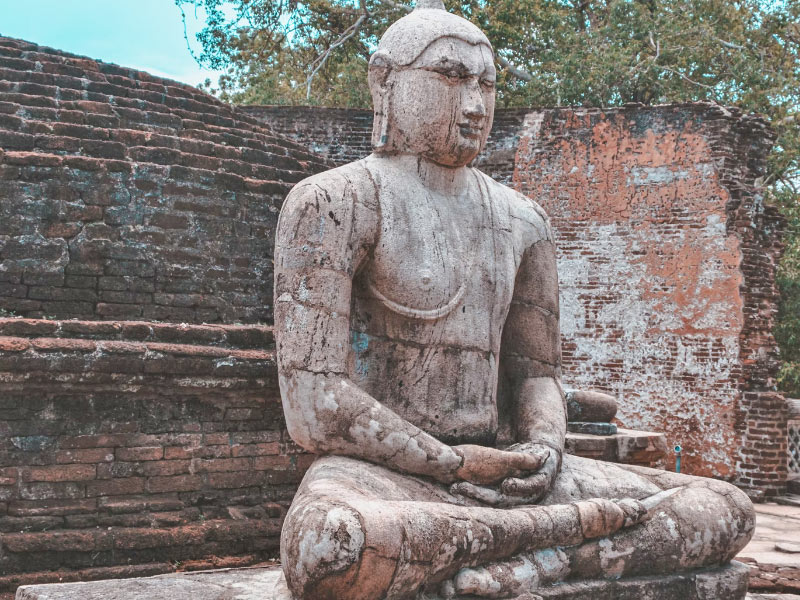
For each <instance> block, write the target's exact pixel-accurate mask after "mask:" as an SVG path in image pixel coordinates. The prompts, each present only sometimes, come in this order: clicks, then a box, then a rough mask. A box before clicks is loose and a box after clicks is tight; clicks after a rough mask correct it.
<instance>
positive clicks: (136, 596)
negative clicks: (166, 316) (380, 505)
mask: <svg viewBox="0 0 800 600" xmlns="http://www.w3.org/2000/svg"><path fill="white" fill-rule="evenodd" d="M747 576H748V568H747V567H745V566H744V565H742V564H740V563H737V562H733V563H731V564H730V565H729V566H727V567H723V568H720V569H712V570H707V571H696V572H692V573H688V574H684V575H673V576H669V577H641V578H635V579H623V580H619V581H591V582H572V583H567V584H562V585H558V586H555V587H552V588H546V589H541V590H537V591H536V594H538V595H539V596H540V597H541V598H542V600H744V598H745V595H746V593H747ZM109 599H113V600H162V599H163V600H292V599H291V596H290V595H289V592H288V590H287V589H286V587H285V584H284V583H283V577H282V574H281V571H280V569H279V568H277V567H272V568H250V569H222V570H218V571H198V572H195V573H176V574H170V575H158V576H156V577H141V578H138V579H109V580H105V581H94V582H88V583H62V584H47V585H26V586H22V587H21V588H19V589H18V590H17V597H16V600H109ZM535 599H536V596H535V595H526V596H524V597H522V598H519V599H518V600H535ZM431 600H434V599H431ZM462 600H467V599H466V598H464V599H462Z"/></svg>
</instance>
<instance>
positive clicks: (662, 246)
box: [514, 105, 785, 493]
mask: <svg viewBox="0 0 800 600" xmlns="http://www.w3.org/2000/svg"><path fill="white" fill-rule="evenodd" d="M771 142H772V137H771V133H770V132H769V131H767V130H766V129H765V125H764V123H763V122H762V121H761V120H759V119H756V118H749V117H744V116H742V115H741V114H739V113H738V112H737V111H734V110H727V109H722V108H717V107H712V106H708V105H685V106H670V107H657V108H644V107H628V108H625V109H621V110H614V111H607V112H604V111H600V110H580V109H575V110H550V111H541V112H532V113H530V114H529V115H528V116H527V117H526V119H525V123H524V125H523V131H522V133H521V135H520V142H519V145H518V151H517V155H516V161H515V163H516V164H515V172H514V185H515V187H517V188H518V189H519V190H520V191H522V192H523V193H525V194H526V195H528V196H530V197H532V198H535V199H537V200H538V201H539V202H540V203H541V204H542V205H543V206H544V208H545V210H546V211H547V212H548V214H549V215H550V217H551V219H552V221H553V226H554V229H555V231H556V235H557V238H558V241H557V244H558V248H559V276H560V281H561V311H562V312H561V327H562V333H563V336H564V351H563V359H564V366H565V379H566V380H567V382H568V383H569V384H571V385H575V386H577V387H594V388H600V389H604V390H606V391H609V392H611V393H613V394H615V395H616V396H618V397H619V398H620V400H621V402H620V408H621V410H620V413H619V415H618V418H619V420H620V421H621V422H622V423H624V424H625V425H627V426H637V427H643V428H646V429H652V430H656V431H663V432H665V433H667V435H668V437H669V439H671V440H672V441H673V443H674V444H680V445H681V446H682V447H683V448H684V453H683V457H684V458H683V463H684V468H685V469H686V470H687V471H688V472H691V473H696V474H701V475H709V476H715V477H722V478H725V479H730V480H734V481H737V482H739V483H741V484H743V485H746V486H748V487H754V488H758V489H759V490H761V491H764V492H767V493H769V492H770V491H774V490H775V489H778V488H779V487H780V486H781V482H782V479H785V467H782V465H781V464H780V460H779V458H778V456H777V455H778V454H779V453H780V448H779V447H778V446H779V444H780V443H779V442H778V441H777V438H779V437H781V436H780V431H781V428H782V427H783V426H784V425H783V423H784V421H783V419H785V416H782V415H781V412H782V411H781V410H780V409H779V407H777V406H776V410H774V411H772V413H773V414H767V415H759V416H758V418H757V419H756V418H754V417H755V415H751V414H749V412H750V411H751V410H756V409H757V407H756V406H754V405H753V403H752V402H750V400H749V399H748V398H746V397H745V396H746V394H748V393H750V392H753V391H756V390H757V391H758V393H774V380H771V377H774V372H772V373H771V375H770V376H768V377H767V378H766V379H765V380H763V381H756V380H755V379H756V377H755V373H754V370H753V369H752V368H751V365H750V364H749V357H748V351H747V348H746V345H747V344H748V342H749V340H748V338H749V336H751V335H752V334H753V324H752V323H751V322H750V321H749V315H748V314H747V310H748V307H749V305H750V304H751V300H750V298H749V293H750V290H753V291H761V292H762V293H763V292H764V291H768V290H769V291H770V292H771V295H770V294H767V295H766V296H763V297H762V298H761V299H760V301H759V302H761V300H766V302H763V304H764V306H763V307H761V308H762V310H763V309H766V313H770V312H771V311H773V310H774V307H775V306H776V300H777V298H776V296H775V290H774V268H775V266H776V265H777V261H778V259H779V255H780V253H779V250H780V248H779V245H777V244H776V243H775V236H776V235H778V234H779V228H780V219H779V217H778V215H777V213H776V212H775V211H774V210H773V209H769V208H766V207H764V205H763V202H762V197H761V196H760V192H759V191H758V190H757V189H755V188H754V187H753V184H754V182H755V179H756V177H758V176H760V175H761V174H763V171H764V165H765V159H766V155H767V154H768V152H769V149H770V145H771ZM733 169H738V172H735V173H734V172H733V171H732V170H733ZM732 176H733V177H735V179H736V180H737V181H738V182H739V183H740V184H742V185H740V188H739V189H738V192H737V191H735V190H731V189H730V187H729V179H730V178H731V177H732ZM743 216H744V217H747V218H746V220H744V221H742V220H741V217H743ZM755 232H758V233H760V234H761V235H760V236H759V239H758V240H752V239H751V234H752V233H755ZM754 241H755V242H756V243H752V242H754ZM754 254H757V255H758V259H757V260H758V262H759V269H758V270H752V269H751V268H750V264H751V261H753V260H756V259H755V256H754ZM762 325H763V326H766V329H765V330H762V331H760V343H761V344H762V346H761V350H760V352H761V353H762V354H763V355H764V359H766V360H768V361H769V360H770V359H772V362H773V363H774V357H775V348H774V340H772V339H771V336H770V334H769V332H770V330H771V322H764V323H763V324H762ZM768 369H769V367H768ZM764 401H765V402H769V401H768V400H767V399H766V398H765V399H764ZM756 404H757V403H756ZM756 421H757V422H758V423H757V424H758V429H760V430H761V432H766V431H769V435H770V436H774V437H775V438H776V439H775V440H772V439H770V440H763V439H762V438H760V437H753V435H754V434H753V431H752V429H753V428H754V427H751V425H755V424H756ZM756 435H760V434H756ZM782 438H783V439H785V435H784V436H782ZM763 441H767V445H769V446H770V447H769V448H763V447H758V446H759V444H761V443H762V442H763ZM756 448H758V450H760V451H762V452H759V454H758V455H757V457H756V459H757V462H758V463H760V466H759V467H758V468H757V469H754V470H753V471H757V473H756V472H751V469H750V468H748V467H747V466H745V465H747V464H751V463H753V462H754V461H751V460H749V459H748V457H747V456H746V454H747V453H752V452H753V451H754V450H755V449H756ZM773 453H775V454H774V455H773ZM783 455H784V456H785V452H784V454H783Z"/></svg>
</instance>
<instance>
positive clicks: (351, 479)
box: [281, 456, 754, 600]
mask: <svg viewBox="0 0 800 600" xmlns="http://www.w3.org/2000/svg"><path fill="white" fill-rule="evenodd" d="M673 488H680V489H679V490H678V491H677V492H676V493H674V494H673V495H671V496H669V497H668V498H666V499H665V500H664V501H663V502H662V503H661V504H660V505H659V506H658V507H657V508H656V509H655V510H653V511H651V514H650V515H648V520H647V521H646V522H644V523H642V524H641V525H636V526H634V527H631V528H628V529H625V528H624V525H623V521H624V517H625V515H624V514H623V511H621V510H620V509H619V507H618V505H617V504H615V503H614V502H609V501H608V500H605V501H598V500H593V499H597V498H605V499H611V498H634V499H643V498H646V497H649V496H652V495H653V494H657V493H659V492H661V491H663V490H667V489H673ZM753 525H754V518H753V511H752V506H751V504H750V501H749V499H748V498H747V496H745V495H744V494H743V493H742V492H740V491H739V490H737V489H736V488H734V487H733V486H730V485H728V484H725V483H722V482H718V481H713V480H708V479H701V478H695V477H690V476H686V475H677V474H672V473H666V472H663V471H655V470H651V469H643V468H635V467H628V466H622V465H614V464H610V463H602V462H598V461H593V460H588V459H581V458H577V457H572V456H565V458H564V464H563V466H562V471H561V473H560V474H559V477H558V478H557V480H556V484H555V486H554V488H553V490H552V491H551V493H550V494H548V496H547V497H546V498H545V499H544V501H543V502H542V505H539V506H529V507H517V508H510V509H497V508H490V507H486V506H483V505H480V504H478V503H477V502H475V501H471V500H467V499H464V498H462V497H460V496H454V495H452V494H450V493H449V491H448V489H447V488H446V487H445V486H441V485H439V484H436V483H435V482H432V481H430V480H427V479H422V478H417V477H411V476H407V475H402V474H399V473H396V472H393V471H390V470H388V469H385V468H382V467H379V466H376V465H373V464H370V463H366V462H362V461H358V460H355V459H350V458H344V457H324V458H321V459H319V460H318V461H317V462H315V463H314V465H313V466H312V467H311V469H309V472H308V473H307V474H306V477H305V479H304V480H303V483H302V485H301V487H300V490H299V491H298V493H297V496H296V497H295V500H294V503H293V504H292V507H291V509H290V511H289V514H288V515H287V517H286V521H285V523H284V527H283V532H282V536H281V558H282V561H283V568H284V573H285V575H286V579H287V583H288V585H289V588H290V589H291V590H292V592H293V593H294V595H295V597H297V598H299V599H303V600H306V599H311V598H314V599H315V600H316V599H319V600H327V599H333V598H336V599H338V600H350V599H352V600H355V599H358V600H372V599H375V600H377V599H378V598H398V599H400V598H409V597H413V596H414V594H415V593H416V592H418V591H420V590H423V589H427V590H429V591H432V592H435V591H437V590H438V589H439V588H440V587H442V584H443V583H444V588H445V589H450V590H452V591H455V592H458V593H469V594H472V595H477V596H484V597H507V596H513V595H515V594H519V593H522V592H523V591H530V590H534V589H536V588H537V587H539V586H541V585H545V584H548V583H553V582H556V581H561V580H564V579H569V578H575V577H580V578H600V577H609V576H611V577H614V576H617V577H618V576H625V575H641V574H661V573H669V572H675V571H680V570H687V569H691V568H698V567H705V566H710V565H716V564H721V563H724V562H727V561H729V560H730V559H731V558H732V557H733V556H735V555H736V553H738V551H739V550H740V549H741V548H742V547H743V546H744V545H745V544H746V543H747V541H748V540H749V538H750V535H751V533H752V528H753ZM589 538H595V539H589Z"/></svg>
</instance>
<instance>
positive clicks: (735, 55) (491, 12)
mask: <svg viewBox="0 0 800 600" xmlns="http://www.w3.org/2000/svg"><path fill="white" fill-rule="evenodd" d="M175 2H176V3H177V4H178V6H180V7H181V9H182V10H185V9H187V8H194V9H195V10H202V11H204V13H205V15H206V27H205V28H204V29H203V30H202V31H201V33H200V34H198V39H199V41H200V43H201V46H202V53H201V55H200V56H199V57H198V58H199V60H200V61H201V62H203V63H205V64H208V65H210V66H212V67H214V68H217V69H219V68H226V69H228V73H227V74H226V75H225V76H223V77H221V78H220V81H219V84H218V85H219V88H218V89H217V90H214V91H216V92H217V93H218V94H219V95H220V96H221V97H222V98H223V99H225V100H228V101H231V102H238V103H248V104H250V103H265V104H322V105H327V106H350V107H367V106H369V105H370V96H369V92H368V90H367V87H366V68H367V61H368V59H369V55H370V53H371V51H372V50H374V49H375V47H376V46H377V43H378V39H379V38H380V36H381V34H382V33H383V32H384V31H385V30H386V28H387V27H388V26H389V25H390V24H391V23H392V22H393V21H395V20H396V19H398V18H399V17H401V16H402V15H403V14H405V13H406V12H407V11H409V10H410V6H409V3H406V2H401V1H395V0H305V1H300V0H175ZM446 3H447V5H448V8H449V9H450V10H452V11H453V12H455V13H457V14H460V15H462V16H464V17H465V18H467V19H470V20H471V21H473V22H475V23H476V24H477V25H478V26H480V27H481V29H483V30H484V31H485V32H486V34H487V36H488V37H489V39H490V41H491V42H492V44H493V46H494V48H495V52H496V58H497V63H498V67H499V79H498V100H499V104H500V105H501V106H503V105H504V106H574V105H582V106H619V105H621V104H624V103H627V102H639V103H642V104H658V103H668V102H686V101H700V100H706V101H712V102H717V103H720V104H728V105H731V104H732V105H736V106H739V107H741V108H742V109H744V110H746V111H752V112H757V113H761V114H762V115H764V116H765V117H766V118H767V120H768V121H769V122H770V123H771V125H772V126H773V127H774V128H775V130H776V131H777V133H778V140H777V143H776V145H775V149H774V151H773V153H772V155H771V156H770V167H769V173H768V175H767V177H766V180H765V182H764V183H765V184H766V185H767V186H768V187H769V190H770V195H771V197H772V198H773V199H774V201H775V202H776V203H777V204H778V205H779V206H781V207H782V210H783V211H784V213H785V214H786V215H787V217H788V218H789V219H790V221H791V225H790V229H789V233H788V235H787V242H788V243H787V248H788V250H787V253H786V257H787V258H786V259H785V260H784V263H783V265H782V268H781V272H780V285H781V290H782V295H783V305H782V309H781V315H780V325H779V327H778V329H777V332H776V333H777V335H778V338H779V339H780V341H781V344H782V348H783V352H784V355H785V357H786V358H787V362H786V365H785V367H784V371H783V374H782V376H781V381H782V385H784V386H785V388H786V389H787V391H789V390H791V391H792V393H794V394H796V395H798V396H800V269H798V266H797V263H798V252H800V250H798V244H800V210H799V209H798V206H797V203H798V192H800V190H799V189H798V188H800V1H798V0H447V2H446ZM209 87H210V86H209ZM792 386H794V387H792Z"/></svg>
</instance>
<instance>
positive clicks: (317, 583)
mask: <svg viewBox="0 0 800 600" xmlns="http://www.w3.org/2000/svg"><path fill="white" fill-rule="evenodd" d="M495 75H496V73H495V68H494V58H493V56H492V51H491V47H490V46H489V43H488V40H487V39H486V38H485V36H484V35H483V34H482V33H481V32H480V31H479V30H478V29H477V28H476V27H475V26H474V25H473V24H471V23H469V22H467V21H465V20H464V19H461V18H458V17H455V16H453V15H451V14H449V13H447V12H446V11H445V10H444V5H443V4H442V2H441V1H440V0H438V1H437V0H426V1H425V2H422V3H420V5H419V6H418V7H417V8H416V9H415V10H414V11H413V12H412V13H411V14H410V15H409V16H407V17H404V18H403V19H400V20H399V21H398V22H397V23H395V24H394V25H392V26H391V27H390V28H389V29H388V30H387V32H386V34H385V35H384V37H383V38H382V39H381V41H380V43H379V45H378V49H377V50H376V52H375V53H374V54H373V55H372V57H371V59H370V68H369V83H370V90H371V91H372V95H373V103H374V107H375V114H376V119H375V122H374V125H373V136H372V142H373V148H374V153H373V154H371V155H370V156H369V157H367V158H365V159H363V160H360V161H357V162H354V163H350V164H347V165H344V166H342V167H340V168H338V169H335V170H333V171H329V172H326V173H322V174H319V175H317V176H314V177H311V178H309V179H307V180H304V181H303V182H301V183H299V184H298V185H297V186H295V188H294V189H293V190H292V191H291V192H290V194H289V196H288V197H287V199H286V201H285V203H284V206H283V208H282V210H281V215H280V219H279V223H278V232H277V237H276V246H275V294H276V297H275V337H276V342H277V346H278V369H279V381H280V386H281V395H282V399H283V408H284V412H285V414H286V422H287V427H288V431H289V433H290V435H291V436H292V438H293V439H294V440H295V442H297V443H298V444H299V445H300V446H302V447H303V448H305V449H306V450H308V451H311V452H314V453H316V454H319V455H321V456H320V457H319V458H318V459H317V460H316V461H315V462H314V464H313V465H311V467H310V468H309V470H308V472H307V473H306V475H305V477H304V479H303V482H302V484H301V486H300V488H299V490H298V493H297V495H296V496H295V498H294V500H293V502H292V506H291V508H290V510H289V512H288V514H287V516H286V520H285V521H284V525H283V530H282V533H281V561H282V565H283V571H284V574H285V576H286V583H287V586H288V588H289V589H290V590H291V591H292V593H293V594H294V595H295V596H296V597H297V598H298V599H301V600H311V599H314V600H317V599H319V600H326V599H334V598H335V599H336V600H349V599H353V600H355V599H358V600H373V599H374V600H377V599H379V598H398V599H399V598H410V597H414V596H415V595H417V594H422V595H428V596H431V595H436V594H439V595H442V596H444V597H448V598H453V597H459V596H470V597H482V598H497V597H514V596H519V597H520V598H522V597H530V596H531V595H535V594H536V593H538V592H539V591H540V590H547V589H548V587H549V586H551V585H553V584H560V583H565V585H566V586H568V587H567V588H564V589H568V590H569V592H568V593H569V594H570V596H571V597H573V598H575V597H580V596H581V595H582V596H583V597H595V598H596V597H602V595H603V594H605V596H606V597H608V598H611V597H618V598H619V597H624V596H625V595H626V594H627V595H629V596H630V597H634V594H635V595H636V597H645V598H646V597H648V596H650V597H655V596H656V595H661V596H662V597H663V596H664V595H665V594H667V593H668V592H666V591H665V590H668V589H669V588H670V587H671V586H674V585H675V582H674V581H673V580H671V579H670V578H669V577H663V576H670V575H673V574H676V573H685V574H686V577H684V581H683V583H681V584H680V586H682V589H681V596H682V597H696V598H709V599H711V598H718V599H721V598H730V599H731V600H734V599H741V598H743V597H744V594H745V591H746V583H745V581H746V574H745V575H744V576H743V575H742V571H741V570H738V571H737V568H736V567H731V568H730V569H729V570H728V571H726V575H724V576H723V577H722V578H719V577H715V576H710V575H709V576H705V575H703V574H699V575H697V576H696V577H694V576H693V575H691V571H692V569H698V568H704V567H710V566H713V565H719V564H725V563H727V562H729V561H730V559H731V558H733V556H735V554H736V553H737V552H738V550H739V549H741V547H743V546H744V544H746V543H747V541H748V540H749V538H750V536H751V534H752V529H753V526H754V516H753V510H752V505H751V503H750V501H749V499H748V498H747V496H746V495H745V494H744V493H742V492H741V491H739V490H737V489H736V488H734V487H733V486H731V485H729V484H726V483H723V482H720V481H713V480H707V479H701V478H696V477H690V476H686V475H681V474H672V473H665V472H663V471H655V470H651V469H646V468H641V467H634V466H618V465H613V464H610V463H604V462H599V461H593V460H587V459H582V458H577V457H573V456H570V455H564V448H565V438H566V428H567V427H566V425H567V408H566V399H565V396H564V393H563V391H562V388H561V369H560V366H561V354H562V352H561V345H560V344H561V338H560V334H559V299H558V277H557V271H556V252H555V247H554V244H553V236H552V232H551V230H550V226H549V222H548V220H547V217H546V215H545V214H544V212H543V211H542V210H541V208H540V207H539V206H538V205H537V204H536V203H535V202H533V201H531V200H528V199H526V198H525V197H523V196H522V195H520V194H518V193H515V192H513V191H512V190H510V189H509V188H506V187H504V186H502V185H500V184H498V183H497V182H494V181H493V180H491V179H490V178H489V177H487V176H486V175H484V174H483V173H481V172H480V171H478V170H476V169H474V168H473V167H471V166H469V165H470V163H471V162H472V161H473V160H474V159H475V157H476V156H477V155H478V153H479V152H480V150H481V148H482V147H483V146H484V145H485V143H486V140H487V136H488V130H489V128H490V126H491V122H492V118H493V109H494V100H495V98H494V79H495ZM520 365H526V366H525V368H519V366H520ZM548 367H549V368H548ZM588 399H594V400H597V402H595V408H597V409H598V410H596V411H595V412H596V414H598V415H599V413H602V412H603V410H602V409H606V408H608V405H609V402H607V400H608V398H607V397H603V396H595V397H594V398H591V396H589V398H588ZM588 412H591V411H588ZM606 412H609V411H606ZM604 416H605V415H604ZM611 416H613V414H612V415H611ZM688 507H691V510H687V508H688ZM637 576H654V577H656V580H655V581H653V582H652V586H653V587H652V588H651V589H650V590H646V591H644V592H642V589H641V586H638V585H636V584H633V583H630V582H628V581H627V580H626V579H625V578H630V577H637ZM659 576H661V577H659ZM619 577H622V578H623V579H622V580H621V581H620V582H619V583H614V584H609V583H608V581H607V580H608V579H609V578H619ZM575 581H581V583H580V584H578V583H573V582H575ZM648 585H650V584H648ZM576 586H577V587H576ZM626 587H627V588H628V590H629V592H630V593H629V592H628V591H626ZM656 590H658V591H656ZM551 591H552V593H553V594H555V596H553V597H558V594H559V593H560V592H556V591H553V590H551ZM548 593H549V592H548ZM561 595H562V597H563V594H561ZM681 596H678V595H675V594H673V596H672V597H675V598H677V597H681Z"/></svg>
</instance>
